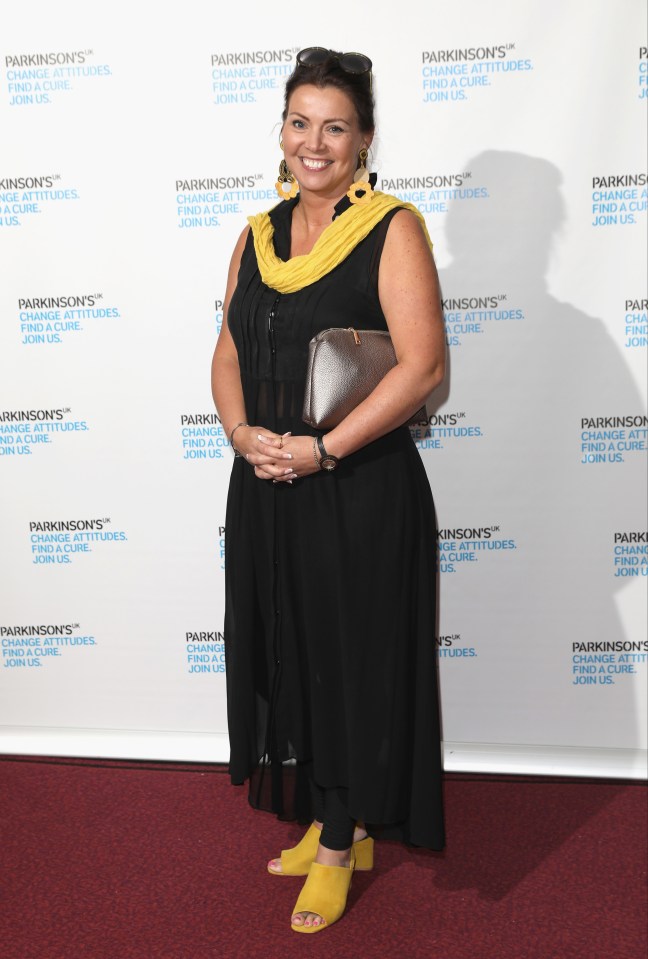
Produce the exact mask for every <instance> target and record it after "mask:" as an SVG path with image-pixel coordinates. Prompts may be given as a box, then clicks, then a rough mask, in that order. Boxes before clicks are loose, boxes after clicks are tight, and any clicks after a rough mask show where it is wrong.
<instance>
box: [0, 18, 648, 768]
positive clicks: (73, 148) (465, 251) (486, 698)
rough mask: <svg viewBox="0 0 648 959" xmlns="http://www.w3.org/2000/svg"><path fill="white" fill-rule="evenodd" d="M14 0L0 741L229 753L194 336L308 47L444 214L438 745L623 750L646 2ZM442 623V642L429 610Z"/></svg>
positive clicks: (491, 757) (551, 753)
mask: <svg viewBox="0 0 648 959" xmlns="http://www.w3.org/2000/svg"><path fill="white" fill-rule="evenodd" d="M150 10H151V8H150V7H149V6H148V5H144V4H137V3H132V2H131V3H128V4H126V3H124V2H121V0H118V2H115V0H112V2H111V3H106V2H103V0H98V2H96V3H94V4H84V3H81V2H76V0H59V2H58V3H56V4H51V3H45V2H43V0H38V2H25V3H22V4H20V5H14V7H12V8H11V10H8V11H7V12H6V13H5V15H4V18H3V31H2V36H1V37H0V56H1V59H2V66H1V67H0V70H1V74H0V138H1V151H0V250H1V257H0V264H1V269H2V283H1V288H0V310H1V316H2V323H1V324H0V346H1V357H2V359H1V361H0V362H1V364H2V368H1V374H2V378H1V381H0V389H1V394H0V460H1V462H0V474H1V477H2V533H3V536H2V543H3V549H2V556H1V562H2V576H1V582H2V587H1V588H2V603H1V607H0V642H1V644H2V666H1V667H0V692H1V701H0V724H1V726H0V730H1V735H0V750H1V751H3V752H8V753H12V752H13V753H15V752H21V753H30V752H31V753H51V754H74V755H88V756H102V755H103V756H121V757H142V758H147V757H150V758H166V759H192V760H194V759H195V760H201V759H205V760H215V761H222V760H226V759H227V756H228V746H227V733H226V716H225V697H224V675H223V669H224V666H223V659H224V656H223V635H222V624H223V545H224V537H225V529H224V517H225V496H226V490H227V482H228V476H229V471H230V468H231V461H232V454H231V450H230V449H229V447H228V443H227V438H226V437H225V436H224V434H223V431H222V429H221V427H220V424H219V422H218V419H217V417H216V415H215V413H214V412H213V404H212V401H211V396H210V388H209V365H210V359H211V353H212V350H213V346H214V342H215V337H216V333H217V330H218V329H219V328H220V323H221V320H222V313H221V303H222V299H223V294H224V289H225V279H226V274H227V266H228V261H229V256H230V252H231V249H232V247H233V245H234V242H235V239H236V237H237V236H238V234H239V233H240V231H241V229H242V227H243V226H244V224H245V216H246V215H248V214H250V213H254V212H258V211H259V210H262V209H268V208H269V207H271V206H272V205H274V203H275V195H274V190H273V185H274V182H275V179H276V172H277V166H278V162H279V159H280V154H279V150H278V139H279V116H280V112H281V106H282V84H283V80H284V78H285V76H286V75H287V74H288V73H289V72H290V69H291V65H292V63H293V61H294V53H295V51H297V50H299V49H300V48H302V47H304V46H307V45H313V44H315V45H324V46H327V45H331V46H333V47H336V48H340V47H341V48H342V49H348V50H361V51H363V52H366V53H367V54H368V55H369V56H370V57H371V58H372V60H373V62H374V84H375V90H376V94H377V100H378V121H379V128H378V134H377V137H376V141H375V143H374V147H373V149H372V154H373V156H371V157H370V159H371V165H372V168H373V169H375V170H376V171H377V172H378V177H379V182H378V187H379V188H380V189H383V190H385V191H387V192H392V193H396V194H397V195H399V196H401V197H403V198H404V199H407V200H410V201H412V202H414V203H416V204H417V205H418V206H419V208H420V209H421V210H422V212H424V214H425V215H426V218H427V222H428V226H429V230H430V233H431V235H432V238H433V240H434V243H435V254H436V258H437V263H438V266H439V270H440V274H441V280H442V286H443V297H444V308H445V315H446V322H447V333H448V337H447V338H448V343H449V352H450V375H449V377H448V380H447V382H446V384H445V385H444V387H443V388H442V390H441V391H440V393H439V395H438V396H436V397H434V398H433V401H432V402H431V404H430V405H429V410H430V412H431V417H430V423H429V426H428V429H427V430H422V431H419V432H418V433H415V436H416V438H417V440H418V441H419V445H420V447H421V453H422V456H423V458H424V461H425V464H426V468H427V470H428V473H429V476H430V481H431V484H432V489H433V492H434V495H435V500H436V503H437V510H438V516H439V526H440V534H439V545H440V570H441V572H440V577H441V596H442V599H441V610H440V627H439V637H438V640H437V641H438V644H439V654H440V672H441V684H442V704H443V727H444V741H445V762H446V768H448V769H464V770H473V769H483V770H492V771H520V772H559V773H575V774H579V773H580V774H592V775H619V776H642V775H644V774H645V772H644V770H645V755H646V754H645V748H646V742H645V738H644V737H645V728H646V722H645V718H646V692H645V690H646V685H645V678H646V658H647V655H648V644H647V643H646V640H645V635H646V633H645V592H646V583H647V579H646V576H647V573H648V537H647V534H646V525H647V524H646V514H645V507H644V496H643V492H642V491H643V488H644V484H645V451H646V446H647V442H646V437H647V433H648V418H647V417H646V415H645V403H646V399H645V392H646V390H645V362H646V344H647V342H648V320H647V301H646V296H647V290H646V277H645V272H644V270H645V259H646V208H647V179H646V139H645V114H646V98H647V94H648V72H647V71H648V55H647V50H646V46H647V31H646V22H645V11H644V4H643V2H642V0H621V2H620V3H619V4H616V5H610V4H609V3H604V2H603V0H587V2H586V0H564V2H563V3H561V4H560V5H553V4H549V5H548V4H547V3H546V0H522V2H520V0H516V2H514V0H510V2H509V0H494V2H491V3H488V4H483V3H479V2H477V0H468V2H464V3H463V4H459V5H454V6H452V5H449V4H446V3H440V2H438V0H432V2H430V3H428V4H426V5H424V7H423V8H422V9H421V7H420V4H416V3H415V2H414V0H405V2H403V3H401V4H400V5H399V6H398V13H396V12H395V8H394V7H393V4H388V3H386V2H379V3H375V4H373V5H372V7H371V8H370V10H369V12H367V13H363V14H362V15H359V14H358V12H357V11H356V12H354V11H352V10H351V8H349V6H348V4H346V3H340V2H338V0H332V2H330V3H329V4H327V16H326V25H322V24H321V22H320V19H321V18H320V15H319V10H318V12H315V11H313V12H312V13H309V11H308V9H306V10H303V9H302V10H300V12H299V15H297V14H296V13H294V14H293V13H292V12H291V13H290V15H286V16H284V15H283V14H282V13H281V12H280V11H279V10H276V11H275V12H271V11H270V8H268V6H267V4H262V3H261V2H260V0H252V2H251V3H249V4H248V5H247V7H246V8H245V12H244V15H243V16H238V17H235V16H231V15H229V14H228V15H225V13H224V12H223V11H222V8H219V6H218V5H217V4H213V3H206V2H202V0H200V2H199V0H184V2H183V3H175V2H170V3H168V4H164V5H161V6H159V7H158V8H156V9H155V11H154V13H151V12H149V11H150ZM430 641H431V642H434V641H435V640H434V637H430Z"/></svg>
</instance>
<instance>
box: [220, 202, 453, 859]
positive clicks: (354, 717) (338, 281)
mask: <svg viewBox="0 0 648 959" xmlns="http://www.w3.org/2000/svg"><path fill="white" fill-rule="evenodd" d="M296 202H297V201H289V202H287V203H282V204H281V205H280V206H279V207H277V208H275V210H273V211H272V212H271V218H272V221H273V224H274V227H275V248H276V252H277V254H278V256H280V257H281V258H282V259H288V258H289V256H290V224H291V217H292V211H293V209H294V207H295V204H296ZM394 212H395V211H392V214H388V215H387V216H386V217H385V218H384V220H383V221H382V222H381V223H380V224H379V225H378V226H377V227H376V228H375V229H374V230H373V231H372V232H371V233H370V234H369V236H368V237H367V238H366V239H365V240H364V241H362V242H361V243H360V244H359V245H358V246H357V247H356V248H355V250H354V251H353V252H352V253H351V254H350V256H349V257H348V258H347V259H346V260H345V261H343V262H342V263H341V264H340V265H339V266H338V267H336V269H335V270H333V271H332V272H331V273H329V274H327V275H326V276H324V277H323V278H322V279H321V280H319V281H318V282H317V283H314V284H312V285H311V286H308V287H306V288H305V289H303V290H300V291H298V292H297V293H291V294H282V295H279V294H278V293H277V292H276V291H274V290H272V289H270V288H268V287H267V286H265V285H264V283H263V282H262V280H261V277H260V275H259V271H258V269H257V264H256V257H255V254H254V247H253V244H252V240H251V237H250V239H249V240H248V243H247V246H246V248H245V251H244V254H243V257H242V261H241V268H240V271H239V276H238V285H237V288H236V290H235V292H234V295H233V297H232V301H231V305H230V309H229V317H228V322H229V327H230V330H231V333H232V336H233V339H234V342H235V344H236V348H237V351H238V356H239V363H240V368H241V379H242V383H243V392H244V396H245V404H246V414H247V421H248V422H249V423H251V424H254V425H258V426H266V427H268V428H270V429H272V430H275V431H276V432H278V433H284V432H287V431H289V430H290V431H292V433H293V434H304V433H306V434H309V435H312V434H313V432H314V431H313V430H311V429H310V428H309V427H307V426H306V425H305V424H304V423H303V422H302V420H301V412H302V403H303V396H304V384H305V376H306V362H307V355H308V343H309V341H310V339H311V337H313V336H314V335H315V334H316V333H318V332H320V331H321V330H324V329H327V328H328V327H333V326H342V327H347V326H354V327H357V328H358V329H387V325H386V322H385V317H384V315H383V312H382V310H381V307H380V302H379V299H378V267H379V263H380V255H381V251H382V247H383V244H384V239H385V235H386V232H387V230H388V228H389V222H390V221H391V217H392V215H393V213H394ZM226 530H227V534H226V564H225V566H226V575H225V580H226V612H225V649H226V666H227V694H228V697H227V698H228V723H229V733H230V745H231V756H230V774H231V778H232V781H233V782H234V783H242V782H244V781H245V780H246V779H249V780H250V802H251V803H252V804H253V805H254V806H256V807H259V808H265V809H270V810H272V811H274V812H275V813H276V814H277V815H279V816H281V817H282V818H293V817H296V818H299V819H300V820H302V821H305V822H307V821H309V820H310V819H312V813H313V810H312V805H311V791H310V788H309V784H308V779H309V775H310V776H312V777H313V778H314V780H315V782H316V783H318V784H319V785H320V786H322V787H324V788H332V787H338V788H344V789H346V790H348V810H349V813H350V815H351V816H352V817H353V818H354V819H356V820H359V821H362V822H364V823H366V824H367V826H368V828H369V831H370V832H371V833H372V834H373V835H382V836H383V837H387V838H396V839H401V840H403V841H406V842H411V843H414V844H416V845H421V846H427V847H429V848H432V849H440V848H442V846H443V842H444V839H443V821H442V805H441V761H440V744H439V739H440V735H439V717H438V703H437V677H436V655H435V583H436V527H435V515H434V506H433V502H432V495H431V492H430V487H429V483H428V480H427V476H426V473H425V469H424V467H423V464H422V462H421V459H420V456H419V453H418V450H417V449H416V447H415V445H414V443H413V441H412V439H411V436H410V433H409V430H408V429H407V427H401V428H399V429H396V430H394V431H393V432H391V433H389V434H387V435H386V436H383V437H381V438H380V439H378V440H376V441H375V442H373V443H370V444H369V445H367V446H365V447H364V448H363V449H361V450H359V451H358V452H356V453H354V454H352V455H350V456H348V457H346V458H345V459H343V460H342V461H341V462H340V465H339V467H338V469H337V470H336V471H335V472H334V473H332V474H327V473H324V472H321V473H316V474H314V475H311V476H308V477H305V478H304V479H301V480H296V481H295V482H294V483H293V485H292V486H288V485H286V484H273V483H272V482H270V481H262V480H259V479H257V478H256V477H255V476H254V472H253V470H252V469H251V467H250V466H249V465H248V464H247V463H246V462H245V460H244V459H242V458H239V459H236V460H235V461H234V465H233V468H232V476H231V482H230V489H229V495H228V503H227V516H226ZM289 761H293V762H292V763H291V762H289Z"/></svg>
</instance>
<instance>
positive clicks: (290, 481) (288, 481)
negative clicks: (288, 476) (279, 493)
mask: <svg viewBox="0 0 648 959" xmlns="http://www.w3.org/2000/svg"><path fill="white" fill-rule="evenodd" d="M275 482H276V480H275ZM286 482H287V483H290V485H291V486H292V480H286Z"/></svg>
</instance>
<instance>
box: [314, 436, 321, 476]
mask: <svg viewBox="0 0 648 959" xmlns="http://www.w3.org/2000/svg"><path fill="white" fill-rule="evenodd" d="M313 458H314V460H315V466H316V467H317V468H318V470H321V468H322V467H321V466H320V461H319V460H318V458H317V437H316V436H314V437H313Z"/></svg>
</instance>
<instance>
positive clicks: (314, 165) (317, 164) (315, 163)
mask: <svg viewBox="0 0 648 959" xmlns="http://www.w3.org/2000/svg"><path fill="white" fill-rule="evenodd" d="M302 163H303V164H304V166H305V167H306V169H307V170H323V169H324V167H325V166H328V165H329V163H330V160H309V159H307V158H306V157H302Z"/></svg>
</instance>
